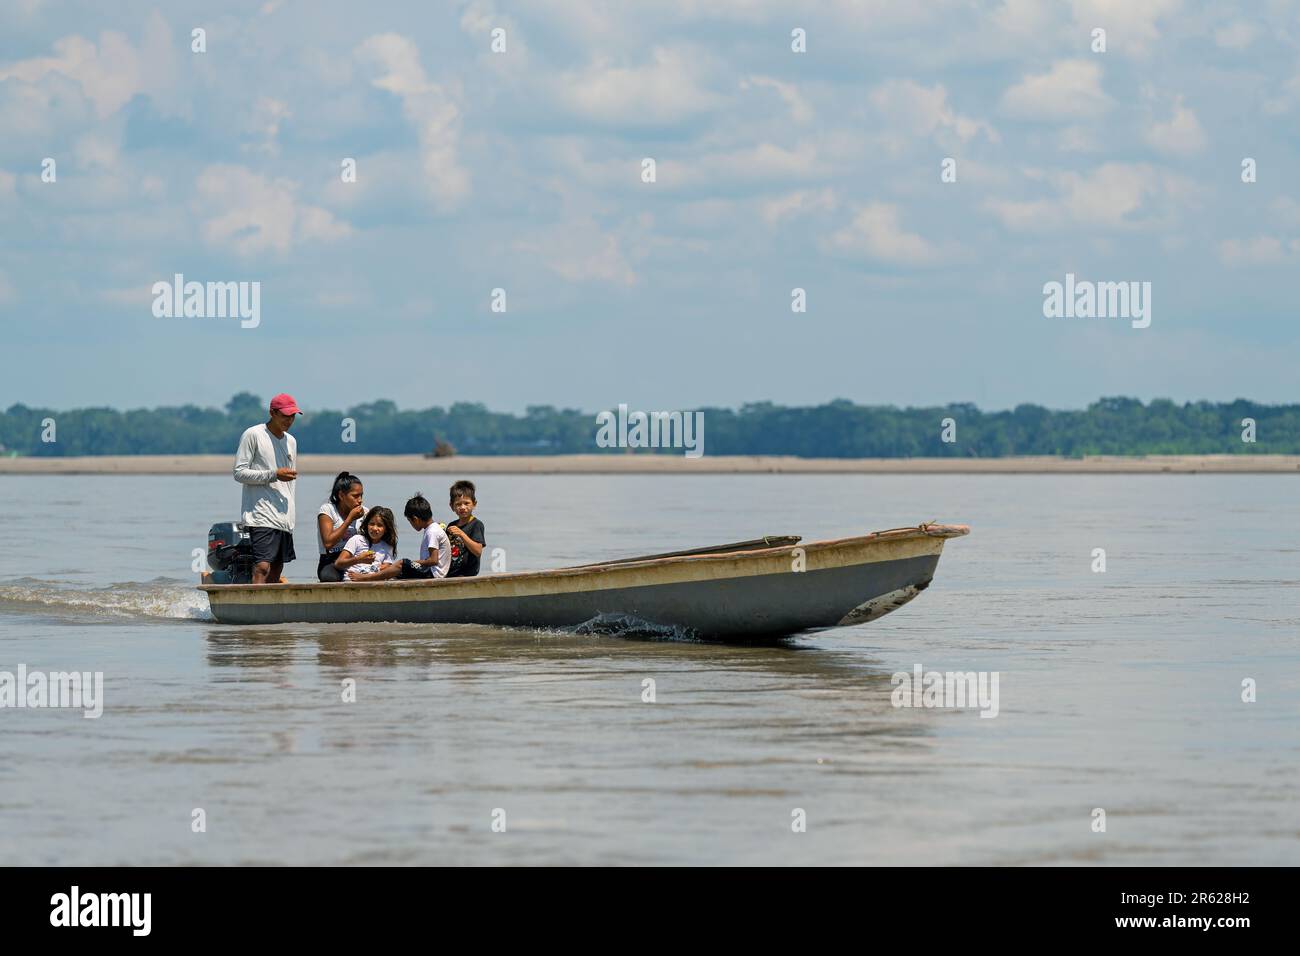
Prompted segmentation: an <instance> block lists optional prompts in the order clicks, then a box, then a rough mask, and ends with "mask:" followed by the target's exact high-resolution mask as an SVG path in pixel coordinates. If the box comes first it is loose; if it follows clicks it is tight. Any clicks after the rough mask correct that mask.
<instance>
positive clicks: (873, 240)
mask: <svg viewBox="0 0 1300 956" xmlns="http://www.w3.org/2000/svg"><path fill="white" fill-rule="evenodd" d="M825 245H826V246H827V248H829V249H831V250H833V251H836V252H842V253H847V254H849V255H855V256H865V257H866V258H868V259H874V260H876V261H879V262H887V263H892V264H895V265H923V264H925V263H928V262H932V261H933V260H934V259H935V258H936V256H937V255H938V250H937V249H936V248H935V247H934V246H933V245H932V244H931V243H929V242H927V241H926V240H925V239H924V238H922V237H921V236H919V235H917V234H916V233H912V232H907V231H906V230H905V229H904V228H903V226H902V224H901V223H900V222H899V214H898V207H897V206H895V205H892V204H890V203H870V204H869V205H866V206H863V207H862V208H860V209H859V210H858V212H857V214H856V215H855V216H854V217H853V221H852V222H850V223H849V224H848V225H847V226H845V227H844V228H843V229H841V230H839V231H838V232H836V233H833V234H832V235H831V236H829V237H828V238H827V240H826V243H825Z"/></svg>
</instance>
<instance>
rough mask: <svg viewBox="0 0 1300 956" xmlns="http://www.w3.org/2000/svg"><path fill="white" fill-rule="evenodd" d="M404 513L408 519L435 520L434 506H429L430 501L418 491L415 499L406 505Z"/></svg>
mask: <svg viewBox="0 0 1300 956" xmlns="http://www.w3.org/2000/svg"><path fill="white" fill-rule="evenodd" d="M402 513H403V514H405V515H406V517H408V518H419V519H420V520H421V521H429V520H431V519H432V518H433V505H431V504H429V501H428V499H427V498H425V497H424V495H422V494H420V493H419V492H418V491H417V492H416V493H415V497H414V498H412V499H411V500H410V501H408V502H407V503H406V510H405V511H404V512H402Z"/></svg>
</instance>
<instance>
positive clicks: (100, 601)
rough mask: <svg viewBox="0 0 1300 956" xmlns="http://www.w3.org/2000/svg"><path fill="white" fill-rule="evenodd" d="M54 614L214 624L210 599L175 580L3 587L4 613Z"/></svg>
mask: <svg viewBox="0 0 1300 956" xmlns="http://www.w3.org/2000/svg"><path fill="white" fill-rule="evenodd" d="M51 611H54V612H59V611H65V612H68V613H71V614H76V615H89V616H92V617H116V618H133V617H134V618H141V617H143V618H155V619H169V620H189V621H210V620H212V612H211V611H209V610H208V602H207V598H206V597H205V596H204V595H203V594H202V593H200V592H198V591H196V590H195V589H194V586H193V585H192V584H186V583H183V582H180V581H177V580H175V579H174V578H158V579H156V580H154V581H150V582H147V583H137V582H134V581H128V582H125V583H122V584H113V585H110V586H109V587H104V588H86V587H76V586H69V585H67V584H65V583H62V582H58V581H45V580H41V579H39V578H20V579H18V580H17V581H12V582H10V583H8V584H0V612H15V613H49V612H51Z"/></svg>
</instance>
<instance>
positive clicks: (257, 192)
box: [195, 165, 351, 256]
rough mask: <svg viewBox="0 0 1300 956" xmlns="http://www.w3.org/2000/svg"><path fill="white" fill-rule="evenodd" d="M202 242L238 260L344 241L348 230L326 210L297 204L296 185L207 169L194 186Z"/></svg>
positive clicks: (230, 169)
mask: <svg viewBox="0 0 1300 956" xmlns="http://www.w3.org/2000/svg"><path fill="white" fill-rule="evenodd" d="M195 188H196V190H197V193H198V199H197V200H196V205H197V206H198V210H199V213H200V215H203V216H205V217H206V218H205V220H204V222H203V237H204V239H205V240H206V241H207V242H209V243H211V244H213V245H217V246H225V247H229V248H231V249H233V250H234V251H235V252H237V253H238V254H240V255H243V256H251V255H257V254H259V253H263V252H288V251H289V250H291V249H293V248H294V247H295V246H297V245H298V244H299V243H302V242H309V241H320V242H330V241H334V240H338V239H343V238H345V237H346V236H348V235H349V234H350V233H351V227H349V226H348V224H347V223H345V222H340V221H339V220H337V219H335V218H334V216H333V215H332V214H331V213H330V212H329V211H328V210H325V209H322V208H320V207H319V206H311V205H307V204H305V203H302V202H299V200H298V198H297V192H298V184H297V183H295V182H292V181H290V180H287V179H268V178H267V177H265V176H262V175H261V174H259V173H256V172H254V171H253V170H251V169H248V168H247V167H244V166H225V165H218V166H208V167H207V168H206V169H204V170H203V171H202V172H201V173H200V174H199V177H198V181H197V182H196V183H195Z"/></svg>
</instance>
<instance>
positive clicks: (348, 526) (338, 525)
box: [316, 471, 366, 582]
mask: <svg viewBox="0 0 1300 956" xmlns="http://www.w3.org/2000/svg"><path fill="white" fill-rule="evenodd" d="M361 493H362V487H361V479H360V478H358V477H357V476H356V475H353V474H350V473H349V472H346V471H343V472H339V476H338V477H337V478H335V479H334V487H333V488H332V489H331V490H330V496H329V499H328V500H327V501H326V502H325V503H324V504H323V505H321V506H320V510H319V511H318V512H316V547H317V550H318V551H320V561H319V563H318V564H317V565H316V578H317V580H320V581H327V582H337V581H342V580H343V572H342V571H340V570H339V569H338V568H336V567H335V566H334V562H335V560H336V559H337V558H338V556H339V552H340V551H342V550H343V545H345V544H347V543H348V541H349V540H351V539H352V537H353V536H354V535H358V534H359V535H362V536H364V535H365V529H364V525H365V523H366V506H365V505H364V504H362V503H361Z"/></svg>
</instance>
